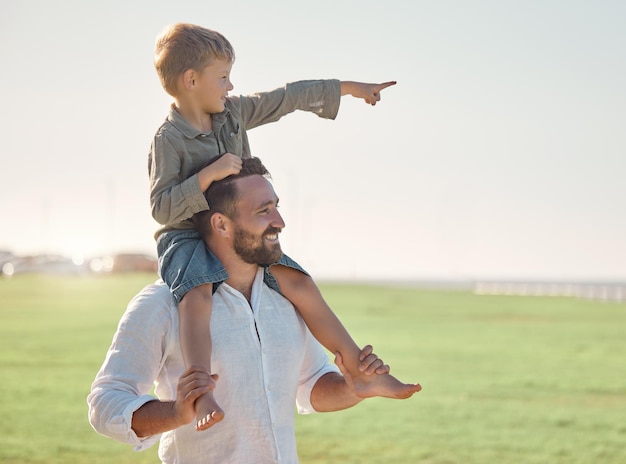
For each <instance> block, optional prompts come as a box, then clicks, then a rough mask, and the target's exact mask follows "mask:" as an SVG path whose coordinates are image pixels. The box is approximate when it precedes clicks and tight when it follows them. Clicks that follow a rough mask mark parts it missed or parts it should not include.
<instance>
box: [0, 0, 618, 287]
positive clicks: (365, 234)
mask: <svg viewBox="0 0 626 464" xmlns="http://www.w3.org/2000/svg"><path fill="white" fill-rule="evenodd" d="M176 22H191V23H195V24H199V25H202V26H205V27H209V28H212V29H216V30H218V31H220V32H222V33H223V34H224V35H225V36H226V37H227V38H228V39H229V40H230V42H231V43H232V44H233V46H234V48H235V53H236V61H235V64H234V67H233V70H232V75H231V79H232V81H233V84H234V87H235V88H234V90H233V91H232V92H231V94H232V95H237V94H247V93H253V92H256V91H264V90H271V89H273V88H275V87H278V86H281V85H283V84H284V83H286V82H291V81H296V80H302V79H317V78H338V79H343V80H358V81H364V82H384V81H389V80H396V81H397V85H396V86H393V87H390V88H388V89H386V90H384V91H383V93H382V100H381V102H380V103H379V104H377V105H376V106H375V107H370V106H368V105H366V104H365V103H364V102H363V101H360V100H358V101H357V100H356V99H354V98H352V97H349V96H346V97H343V98H342V102H341V107H340V110H339V115H338V117H337V119H336V120H335V121H329V120H322V119H319V118H317V117H315V116H314V115H312V114H308V113H296V114H293V115H289V116H287V117H285V118H283V119H282V120H281V121H279V122H277V123H274V124H271V125H268V126H264V127H260V128H257V129H253V130H251V131H250V132H249V133H248V135H249V138H250V143H251V146H252V151H253V154H255V155H256V156H259V157H260V158H261V159H262V160H263V161H264V163H265V164H266V166H267V167H268V169H269V170H270V172H271V173H272V177H273V179H274V184H275V188H276V191H277V193H278V195H279V196H280V203H281V213H282V214H283V216H284V219H285V222H286V225H287V226H286V228H285V230H284V231H283V233H282V234H281V243H282V246H283V250H284V251H286V252H287V253H288V254H289V255H290V256H292V257H293V258H295V259H296V260H297V261H299V262H300V263H301V264H302V265H303V266H304V267H305V268H306V269H308V270H309V271H310V272H311V273H312V274H313V276H314V277H319V278H355V279H378V278H380V279H419V278H452V279H459V278H460V279H471V278H480V277H492V278H498V277H502V278H536V279H543V278H547V279H624V278H626V240H625V238H626V181H625V175H626V135H625V134H626V131H625V130H624V127H625V125H626V124H625V123H626V86H625V85H624V82H626V28H625V27H624V24H626V3H624V2H620V1H602V0H601V1H565V0H562V1H557V0H548V1H533V0H531V1H525V2H519V1H506V0H505V1H498V0H482V1H480V0H478V1H472V2H468V1H462V0H458V1H446V0H444V1H436V2H433V1H419V0H416V1H394V0H391V1H387V2H373V1H362V0H361V1H352V0H350V1H330V0H322V1H316V2H298V1H272V0H269V1H266V2H256V1H252V0H249V1H236V0H235V1H229V2H212V1H202V2H200V1H189V0H181V1H179V2H164V1H150V2H148V1H145V0H143V1H124V2H122V1H119V0H111V1H107V2H89V1H58V2H47V1H31V0H24V1H19V2H18V1H11V0H9V1H3V2H2V3H1V4H0V51H1V54H2V57H3V63H2V71H3V72H2V74H1V75H0V80H1V83H2V85H0V98H1V101H2V102H3V104H4V111H3V114H2V116H0V118H1V125H2V148H1V151H0V173H1V176H2V182H0V216H1V217H2V228H1V229H0V249H3V250H9V251H12V252H14V253H23V254H28V253H62V254H67V255H69V256H77V257H78V256H85V257H87V256H94V255H98V254H108V253H116V252H127V251H132V252H142V253H148V254H153V255H155V253H156V252H155V248H156V247H155V243H154V239H153V233H154V231H155V230H156V227H157V225H156V223H155V222H154V221H153V220H152V218H151V215H150V209H149V201H148V194H149V192H148V172H147V156H148V151H149V147H150V142H151V139H152V137H153V135H154V133H155V131H156V129H157V128H158V126H159V125H160V124H161V122H162V121H163V120H164V118H165V117H166V115H167V112H168V108H169V104H170V102H171V98H170V97H169V96H168V95H167V94H166V93H165V91H164V90H163V89H162V88H161V87H160V85H159V81H158V78H157V76H156V73H155V71H154V68H153V65H152V53H153V46H154V40H155V37H156V36H157V34H158V33H159V32H160V31H161V30H162V28H163V27H164V26H166V25H167V24H171V23H176Z"/></svg>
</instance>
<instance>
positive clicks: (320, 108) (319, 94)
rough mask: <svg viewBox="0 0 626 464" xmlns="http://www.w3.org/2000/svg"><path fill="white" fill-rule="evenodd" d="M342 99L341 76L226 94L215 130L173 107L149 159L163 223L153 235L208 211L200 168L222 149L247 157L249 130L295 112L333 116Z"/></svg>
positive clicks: (154, 202)
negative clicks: (193, 122)
mask: <svg viewBox="0 0 626 464" xmlns="http://www.w3.org/2000/svg"><path fill="white" fill-rule="evenodd" d="M340 100H341V85H340V82H339V81H338V80H311V81H299V82H294V83H290V84H286V85H285V86H284V87H280V88H277V89H275V90H272V91H270V92H263V93H258V94H254V95H250V96H238V97H227V101H226V105H225V109H224V111H223V112H222V113H218V114H213V115H212V118H213V131H211V132H207V133H203V132H201V131H199V130H197V129H195V128H194V127H192V126H191V125H190V124H189V123H188V122H187V121H186V120H185V119H183V117H182V116H181V115H180V114H179V113H178V112H177V111H176V110H175V109H174V107H173V106H172V108H171V109H170V112H169V115H168V116H167V118H166V120H165V122H164V123H163V124H162V125H161V127H160V128H159V130H158V131H157V133H156V134H155V136H154V139H153V141H152V147H151V150H150V155H149V159H148V161H149V162H148V172H149V175H150V207H151V209H152V216H153V217H154V219H155V220H156V221H157V222H158V223H159V224H161V225H162V227H161V228H160V229H159V230H158V231H157V232H156V234H155V237H158V236H159V235H160V234H162V233H163V232H166V231H169V230H175V229H193V223H192V222H191V220H190V218H191V216H193V215H194V214H195V213H198V212H200V211H205V210H208V209H209V205H208V204H207V202H206V199H205V197H204V192H202V190H201V189H200V183H199V181H198V175H197V173H198V171H200V170H201V169H202V168H203V167H205V166H206V165H207V164H209V162H210V161H211V160H212V159H214V158H216V157H218V156H220V155H223V154H224V153H232V154H234V155H238V156H240V157H242V158H249V157H250V156H251V151H250V145H249V143H248V136H247V133H246V131H247V130H249V129H253V128H254V127H257V126H260V125H263V124H267V123H270V122H275V121H278V120H279V119H280V118H282V117H283V116H285V115H286V114H289V113H292V112H294V111H296V110H301V111H309V112H312V113H314V114H317V115H318V116H319V117H322V118H326V119H334V118H335V117H336V116H337V112H338V111H339V103H340Z"/></svg>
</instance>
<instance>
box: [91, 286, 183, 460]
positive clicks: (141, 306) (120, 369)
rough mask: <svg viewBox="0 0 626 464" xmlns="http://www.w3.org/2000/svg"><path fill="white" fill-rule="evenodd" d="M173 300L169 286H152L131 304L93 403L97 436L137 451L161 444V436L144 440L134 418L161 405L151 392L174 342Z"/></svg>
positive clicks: (93, 392)
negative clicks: (143, 409)
mask: <svg viewBox="0 0 626 464" xmlns="http://www.w3.org/2000/svg"><path fill="white" fill-rule="evenodd" d="M170 300H171V296H170V295H169V291H168V290H167V287H166V286H164V285H158V286H157V285H150V286H148V287H146V288H144V289H143V290H142V292H141V293H140V294H139V295H138V296H136V297H135V298H134V299H133V300H132V301H131V302H130V303H129V305H128V308H127V309H126V312H125V313H124V315H123V316H122V319H121V320H120V323H119V325H118V328H117V331H116V333H115V335H114V337H113V341H112V343H111V346H110V348H109V350H108V352H107V354H106V358H105V360H104V362H103V364H102V367H101V368H100V370H99V372H98V373H97V375H96V378H95V380H94V382H93V384H92V386H91V392H90V393H89V395H88V397H87V405H88V408H89V423H90V424H91V426H92V427H93V428H94V430H95V431H96V432H98V433H99V434H101V435H104V436H106V437H109V438H112V439H114V440H116V441H119V442H122V443H126V444H129V445H132V446H133V447H134V449H135V450H142V449H146V448H149V447H150V446H152V445H153V444H154V443H156V442H157V441H158V440H159V436H152V437H138V436H137V435H136V434H135V432H134V431H133V429H132V417H133V414H134V412H135V411H136V410H138V409H139V408H140V407H141V406H143V405H144V404H145V403H147V402H149V401H153V400H155V397H154V396H152V395H150V391H151V389H152V386H153V384H154V381H155V379H156V378H157V375H158V373H159V371H160V370H161V368H162V364H163V359H164V354H165V351H166V347H167V346H168V343H167V341H168V338H169V337H170V336H171V335H170V332H171V329H172V319H171V315H170V314H171V313H170V310H169V306H168V302H170Z"/></svg>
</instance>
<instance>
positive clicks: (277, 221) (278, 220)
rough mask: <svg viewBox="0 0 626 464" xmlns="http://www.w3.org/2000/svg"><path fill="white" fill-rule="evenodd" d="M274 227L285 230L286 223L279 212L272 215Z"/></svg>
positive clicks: (275, 211) (276, 211)
mask: <svg viewBox="0 0 626 464" xmlns="http://www.w3.org/2000/svg"><path fill="white" fill-rule="evenodd" d="M272 227H279V228H281V229H284V228H285V221H283V217H282V216H281V215H280V213H279V212H278V210H274V214H273V215H272Z"/></svg>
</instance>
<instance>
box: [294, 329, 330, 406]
mask: <svg viewBox="0 0 626 464" xmlns="http://www.w3.org/2000/svg"><path fill="white" fill-rule="evenodd" d="M329 372H337V373H339V368H338V367H337V366H336V365H335V364H333V363H331V362H330V359H329V358H328V354H327V353H326V351H325V350H324V348H323V347H322V345H320V344H319V343H318V341H317V340H316V339H315V338H314V337H313V335H312V334H311V333H310V332H309V330H308V329H307V337H306V349H305V355H304V361H303V363H302V369H301V371H300V382H299V384H298V391H297V394H296V408H297V411H298V414H311V413H315V412H317V411H316V410H315V408H314V407H313V405H312V404H311V391H313V387H314V386H315V384H316V383H317V381H318V380H319V379H320V378H321V377H322V376H323V375H325V374H328V373H329Z"/></svg>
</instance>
